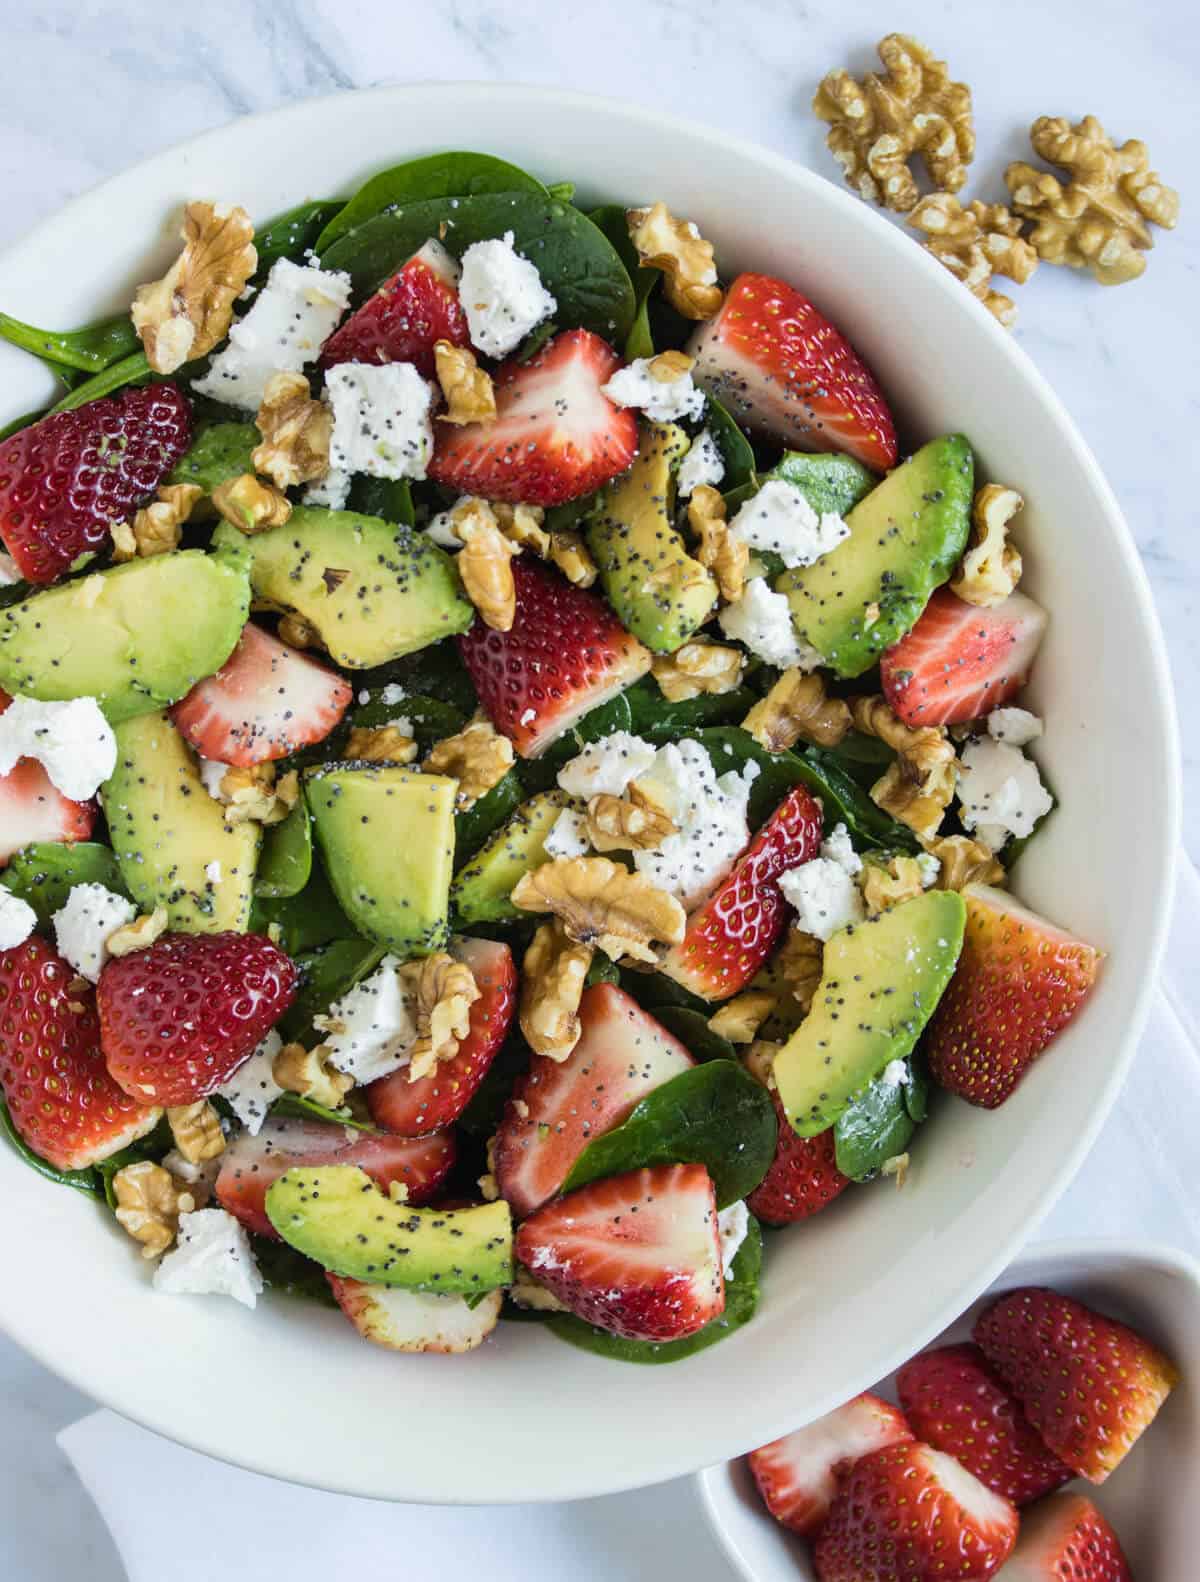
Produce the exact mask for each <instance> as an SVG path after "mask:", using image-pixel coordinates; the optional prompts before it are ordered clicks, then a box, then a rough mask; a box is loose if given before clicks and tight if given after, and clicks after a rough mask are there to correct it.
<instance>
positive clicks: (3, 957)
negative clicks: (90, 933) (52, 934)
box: [0, 934, 162, 1170]
mask: <svg viewBox="0 0 1200 1582" xmlns="http://www.w3.org/2000/svg"><path fill="white" fill-rule="evenodd" d="M0 1090H2V1091H3V1094H4V1100H5V1103H6V1104H7V1105H8V1110H9V1114H10V1115H11V1117H12V1121H13V1125H14V1126H15V1127H16V1129H17V1131H18V1132H19V1133H20V1135H21V1137H22V1138H23V1139H24V1141H25V1142H26V1143H28V1145H29V1147H30V1148H32V1149H33V1151H34V1153H36V1154H40V1155H41V1157H42V1158H43V1159H45V1160H46V1161H47V1163H48V1164H51V1165H53V1166H54V1167H55V1169H57V1170H83V1169H86V1168H87V1166H88V1165H93V1164H95V1163H96V1162H97V1161H98V1160H101V1159H106V1158H108V1156H109V1155H110V1154H113V1153H116V1152H117V1151H118V1149H121V1148H124V1147H127V1146H128V1144H130V1143H132V1142H134V1141H136V1140H137V1138H139V1137H143V1136H145V1134H146V1133H147V1132H148V1131H150V1130H151V1129H152V1128H153V1127H154V1125H155V1124H156V1123H157V1121H158V1119H159V1116H160V1115H161V1114H162V1111H161V1110H160V1109H157V1108H155V1107H154V1106H152V1105H149V1104H146V1103H141V1102H139V1101H138V1100H137V1099H136V1098H131V1097H130V1096H129V1094H128V1093H125V1092H123V1091H122V1089H121V1088H119V1087H118V1086H117V1084H116V1083H115V1082H114V1081H113V1079H112V1077H111V1076H110V1075H109V1074H108V1071H107V1069H106V1067H105V1064H104V1057H103V1055H102V1054H101V1053H100V1024H99V1021H98V1020H97V1016H96V1001H95V993H94V991H93V989H92V987H91V985H90V984H81V983H80V982H79V981H78V980H77V979H76V978H75V973H74V970H73V969H72V967H71V966H70V964H69V963H68V962H66V961H64V960H63V958H62V957H61V956H60V955H58V953H57V952H56V951H54V950H52V949H51V948H50V946H49V945H48V944H47V943H46V941H45V940H44V939H41V938H40V937H39V936H38V935H36V934H31V935H30V937H29V938H28V939H27V940H26V941H25V942H24V944H21V945H14V946H13V947H12V948H11V949H9V950H3V951H0Z"/></svg>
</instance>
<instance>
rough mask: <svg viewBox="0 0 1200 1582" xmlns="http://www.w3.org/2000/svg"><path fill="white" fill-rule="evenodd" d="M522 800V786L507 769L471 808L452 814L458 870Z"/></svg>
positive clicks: (523, 794)
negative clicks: (501, 777)
mask: <svg viewBox="0 0 1200 1582" xmlns="http://www.w3.org/2000/svg"><path fill="white" fill-rule="evenodd" d="M524 800H525V787H524V786H523V785H522V784H521V779H520V776H519V775H518V774H517V772H516V770H515V769H510V770H509V771H508V773H507V774H506V775H505V776H504V778H503V779H502V780H498V781H497V782H496V784H495V785H494V786H493V787H492V789H491V790H490V791H489V792H487V793H486V795H484V796H481V797H480V798H479V801H478V802H476V804H475V806H474V807H470V808H467V809H466V810H465V812H461V813H456V814H455V815H454V867H455V871H457V870H458V869H459V868H460V867H461V866H462V864H463V863H464V862H469V861H470V860H471V858H472V857H473V856H474V855H475V853H476V852H477V851H478V850H479V848H480V847H481V846H482V845H483V843H484V842H485V841H486V840H487V839H488V837H489V836H490V835H492V834H493V832H494V831H495V830H497V829H499V828H500V826H501V824H503V823H504V820H505V819H506V818H507V817H508V815H509V814H510V813H511V812H512V811H513V809H514V808H515V807H516V806H517V804H518V803H519V802H523V801H524Z"/></svg>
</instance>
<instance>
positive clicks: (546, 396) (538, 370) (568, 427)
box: [429, 330, 637, 505]
mask: <svg viewBox="0 0 1200 1582" xmlns="http://www.w3.org/2000/svg"><path fill="white" fill-rule="evenodd" d="M620 364H621V359H620V358H619V357H618V356H617V354H616V352H614V351H613V349H612V347H611V346H610V345H609V344H608V342H607V341H602V340H601V339H600V337H599V336H598V335H593V334H592V333H591V331H590V330H568V331H567V332H566V333H565V334H563V335H556V336H555V337H554V339H553V340H551V341H547V342H546V345H545V346H543V348H542V350H541V351H540V352H538V354H537V356H536V357H533V358H531V359H530V361H529V362H527V363H516V362H507V363H505V364H504V365H503V366H502V367H501V368H500V370H499V371H498V372H497V374H496V376H495V379H494V381H493V383H494V385H495V391H496V417H495V420H494V421H493V422H490V423H466V424H463V425H462V426H461V427H455V426H454V425H453V424H450V423H439V424H438V425H437V429H438V434H437V445H436V448H435V450H434V453H433V459H432V461H431V462H430V463H429V476H430V477H431V478H433V479H435V480H436V481H437V482H438V483H444V484H447V485H448V486H449V487H450V488H452V489H457V490H458V491H459V493H460V494H478V495H482V496H483V497H484V499H487V500H508V501H510V502H512V503H513V504H514V505H517V504H520V503H522V502H524V503H525V504H526V505H561V504H563V503H564V501H567V500H577V499H578V498H579V497H580V496H581V495H585V494H590V493H591V492H592V490H593V489H598V488H599V487H600V485H601V484H603V483H607V482H608V480H609V479H610V478H615V477H616V475H617V473H619V472H624V471H625V469H626V467H628V466H629V464H630V462H631V461H632V460H633V458H634V455H635V453H636V451H637V418H636V416H635V414H634V413H633V412H632V411H627V410H625V409H624V408H622V407H618V406H614V405H613V403H612V402H611V401H610V400H609V399H608V397H607V396H606V395H605V394H604V391H603V389H602V388H601V387H602V386H603V385H605V384H606V383H607V382H608V380H609V379H610V378H611V377H612V375H613V374H614V373H615V372H616V370H617V369H618V368H619V367H620Z"/></svg>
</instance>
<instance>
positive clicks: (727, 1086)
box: [562, 1060, 777, 1208]
mask: <svg viewBox="0 0 1200 1582" xmlns="http://www.w3.org/2000/svg"><path fill="white" fill-rule="evenodd" d="M776 1134H777V1126H776V1121H775V1109H774V1106H773V1105H772V1103H771V1098H770V1095H769V1094H768V1093H767V1090H766V1089H765V1088H764V1087H763V1086H762V1085H761V1084H760V1083H758V1082H756V1081H755V1080H754V1078H753V1077H752V1076H751V1075H750V1074H749V1072H747V1071H744V1070H743V1069H742V1067H741V1066H739V1065H735V1064H734V1063H733V1062H732V1061H729V1060H710V1061H709V1062H708V1063H707V1064H706V1065H702V1066H695V1067H693V1068H692V1070H691V1071H682V1072H680V1074H679V1075H678V1076H677V1077H673V1078H672V1079H671V1081H670V1082H664V1083H663V1085H662V1087H661V1088H655V1090H654V1092H653V1093H648V1094H647V1095H646V1097H645V1098H644V1099H643V1100H642V1101H641V1103H640V1104H638V1105H637V1107H636V1108H635V1109H634V1110H633V1112H632V1113H631V1114H630V1116H629V1119H628V1120H626V1121H624V1122H623V1123H622V1124H621V1125H620V1126H617V1127H615V1128H614V1129H613V1130H612V1131H610V1132H605V1133H604V1135H603V1136H601V1137H594V1138H593V1139H592V1141H591V1142H590V1143H589V1144H588V1145H587V1147H586V1148H585V1149H584V1150H583V1152H582V1153H581V1154H580V1156H579V1158H578V1159H577V1160H576V1161H575V1163H574V1164H573V1165H572V1167H571V1173H570V1175H568V1177H567V1179H566V1180H565V1181H564V1182H563V1186H562V1190H563V1191H564V1192H574V1191H575V1190H576V1188H577V1187H582V1186H587V1184H588V1182H589V1181H598V1180H599V1179H600V1178H601V1177H602V1176H613V1175H620V1174H622V1173H623V1172H624V1171H626V1170H640V1169H641V1168H642V1167H643V1166H645V1165H664V1164H702V1165H704V1166H705V1168H706V1169H707V1170H708V1173H709V1175H710V1176H711V1177H712V1183H713V1187H714V1189H715V1191H716V1194H717V1207H718V1208H727V1207H728V1206H729V1204H730V1203H736V1202H737V1201H738V1199H739V1198H744V1197H746V1196H747V1195H748V1194H749V1193H751V1192H753V1191H754V1188H755V1187H756V1186H757V1185H758V1184H759V1182H760V1181H761V1180H762V1178H763V1176H765V1175H766V1173H767V1170H768V1168H769V1167H770V1164H771V1160H772V1159H773V1158H774V1157H775V1143H776Z"/></svg>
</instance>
